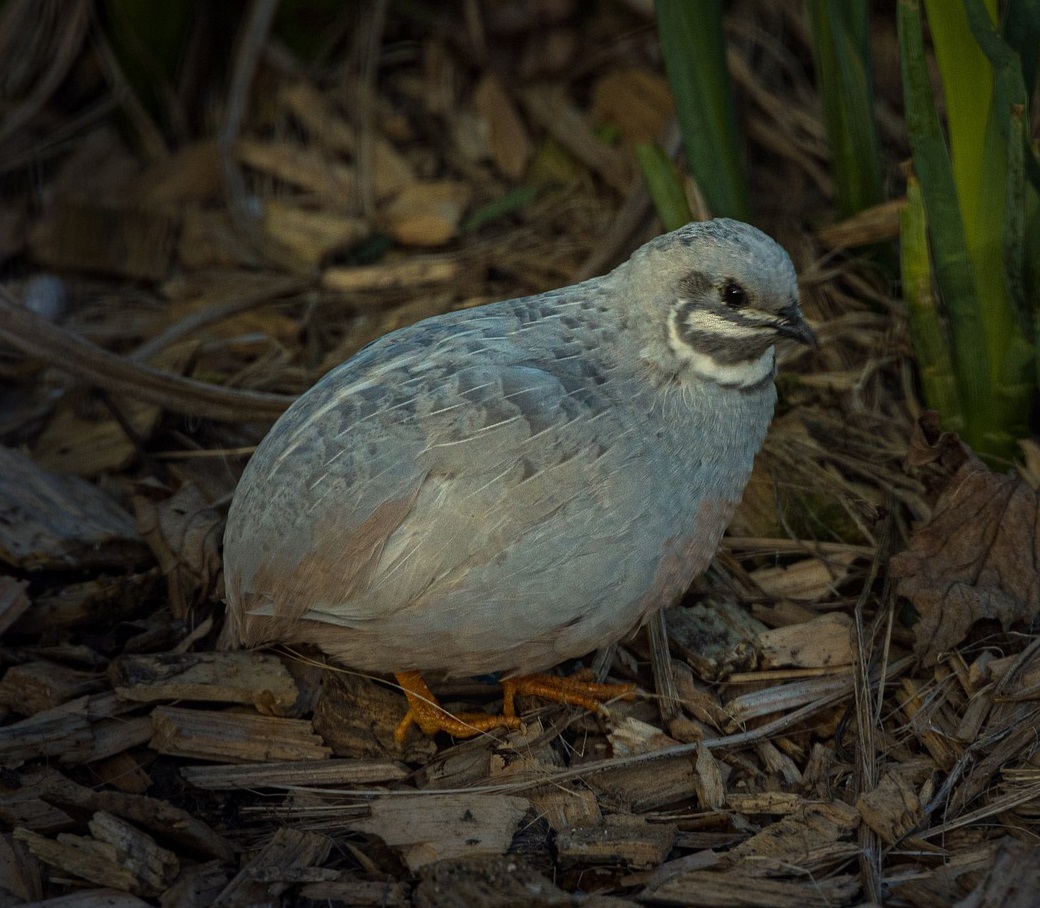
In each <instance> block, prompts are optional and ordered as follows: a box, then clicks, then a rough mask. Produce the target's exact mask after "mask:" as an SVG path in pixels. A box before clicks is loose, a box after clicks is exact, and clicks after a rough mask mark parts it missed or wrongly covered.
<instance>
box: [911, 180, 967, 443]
mask: <svg viewBox="0 0 1040 908" xmlns="http://www.w3.org/2000/svg"><path fill="white" fill-rule="evenodd" d="M899 261H900V266H901V271H902V281H903V299H904V300H905V302H906V308H907V317H908V318H909V322H910V340H911V341H912V343H913V346H914V354H915V355H916V358H917V366H918V371H919V374H920V376H921V388H922V391H923V392H924V399H925V402H926V403H927V404H928V406H929V407H931V408H932V409H933V410H937V411H938V412H939V416H940V419H941V420H942V425H943V427H944V428H946V429H950V430H952V431H954V432H963V431H964V412H963V410H962V409H961V402H960V396H959V394H958V393H957V381H956V378H955V376H954V372H953V363H952V362H951V359H950V349H949V344H948V342H947V339H946V333H945V331H944V330H943V324H942V319H941V318H940V316H939V309H938V305H937V300H936V298H935V290H934V282H933V280H932V265H931V259H930V257H929V254H928V230H927V226H926V222H925V214H924V200H923V199H922V197H921V186H920V184H919V183H918V182H917V178H916V177H915V176H914V175H913V174H910V175H909V176H908V177H907V181H906V207H904V208H903V210H902V211H901V212H900V214H899Z"/></svg>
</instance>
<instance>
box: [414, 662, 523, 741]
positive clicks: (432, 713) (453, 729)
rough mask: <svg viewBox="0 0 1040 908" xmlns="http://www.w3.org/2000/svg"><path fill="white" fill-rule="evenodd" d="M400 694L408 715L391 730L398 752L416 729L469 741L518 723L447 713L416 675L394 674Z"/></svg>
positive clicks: (511, 719)
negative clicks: (405, 701) (406, 705)
mask: <svg viewBox="0 0 1040 908" xmlns="http://www.w3.org/2000/svg"><path fill="white" fill-rule="evenodd" d="M394 677H395V678H397V683H398V684H400V685H401V690H403V691H404V695H405V696H406V697H407V698H408V712H407V713H405V716H404V718H403V719H402V720H401V721H400V723H399V724H398V726H397V728H396V729H394V740H395V741H396V742H397V746H398V747H399V748H402V747H404V742H405V739H406V738H407V736H408V729H409V728H411V727H412V725H413V724H415V725H418V726H419V728H421V729H422V731H423V733H424V734H427V735H431V736H432V735H435V734H437V732H439V731H446V732H448V734H450V735H454V736H455V737H456V738H471V737H473V735H478V734H480V733H481V732H484V731H491V729H493V728H513V729H516V728H519V727H520V720H519V719H518V718H517V717H516V716H515V715H508V716H489V715H488V714H487V713H460V714H459V715H457V716H453V715H452V714H451V713H449V712H448V711H447V710H446V709H445V708H444V707H443V706H441V705H440V703H438V702H437V698H436V697H435V696H434V695H433V692H432V691H431V690H430V689H429V688H428V687H427V686H426V682H425V681H423V679H422V675H420V674H419V673H418V672H397V673H395V675H394Z"/></svg>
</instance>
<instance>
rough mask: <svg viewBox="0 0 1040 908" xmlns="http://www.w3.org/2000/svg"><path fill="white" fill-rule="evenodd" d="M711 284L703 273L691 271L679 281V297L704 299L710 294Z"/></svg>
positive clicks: (709, 279)
mask: <svg viewBox="0 0 1040 908" xmlns="http://www.w3.org/2000/svg"><path fill="white" fill-rule="evenodd" d="M711 287H712V282H711V278H709V277H708V276H707V275H706V274H705V273H704V272H703V271H691V272H690V273H689V274H687V275H686V277H684V278H683V279H682V280H681V281H679V294H680V296H684V297H685V296H688V297H692V298H694V299H696V298H697V297H704V296H706V295H708V294H709V293H710V292H711Z"/></svg>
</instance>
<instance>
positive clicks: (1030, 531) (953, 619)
mask: <svg viewBox="0 0 1040 908" xmlns="http://www.w3.org/2000/svg"><path fill="white" fill-rule="evenodd" d="M950 443H951V442H950V437H949V436H941V437H940V438H939V439H938V440H937V442H936V443H934V444H933V445H932V446H931V452H932V456H931V458H929V456H928V449H925V448H922V447H921V445H920V443H918V444H917V445H915V446H913V447H914V448H915V450H917V452H918V454H917V457H915V460H917V462H928V461H929V459H931V460H932V461H935V460H941V461H942V462H943V463H944V464H946V463H950V460H951V457H952V458H953V460H954V462H955V461H956V460H957V459H960V458H959V456H957V452H956V451H954V452H951V451H950V449H949V445H950ZM960 449H961V451H963V452H964V453H965V454H966V455H967V456H966V459H964V460H963V462H962V463H961V464H960V465H959V466H958V467H957V468H956V471H955V472H954V473H953V476H952V478H951V479H950V480H949V482H948V483H947V484H946V486H945V488H943V490H942V491H941V493H940V494H939V499H938V501H937V502H936V505H935V510H934V512H933V514H932V517H931V519H930V520H929V521H928V522H927V523H925V524H924V525H922V526H921V527H919V528H918V529H917V531H916V532H915V533H914V537H913V539H912V540H911V542H910V546H909V548H908V549H907V550H906V551H905V552H903V553H902V554H900V555H897V556H896V557H894V558H893V559H892V561H891V564H890V566H889V570H890V572H891V576H892V577H893V579H895V580H896V590H897V592H898V593H899V595H901V596H905V597H906V598H907V599H909V600H910V602H912V603H913V605H914V607H915V608H916V609H917V611H918V612H919V613H920V616H921V618H920V620H919V621H918V622H917V624H916V625H915V626H914V639H915V642H914V650H915V652H916V653H917V655H918V656H920V657H921V658H922V659H924V660H925V662H926V663H928V664H931V663H934V662H935V661H936V659H937V658H938V657H939V655H940V653H942V652H944V651H946V650H948V649H950V648H951V647H953V646H956V645H957V644H958V643H960V642H961V641H962V640H963V639H964V638H965V636H966V635H967V633H968V631H969V630H970V629H971V626H972V625H973V624H974V623H975V622H976V621H981V620H983V619H992V620H996V621H999V622H1000V623H1001V625H1002V626H1003V627H1004V629H1005V630H1007V629H1009V628H1010V627H1011V626H1012V625H1013V624H1015V623H1017V622H1020V621H1026V620H1028V619H1030V618H1031V617H1033V616H1035V615H1036V613H1037V603H1038V602H1040V571H1038V565H1040V537H1038V534H1037V523H1038V519H1040V515H1038V504H1040V499H1038V495H1037V492H1035V491H1034V490H1033V489H1031V488H1030V487H1029V486H1028V485H1027V484H1026V483H1025V482H1023V481H1022V479H1021V478H1020V477H1019V476H1017V475H1005V476H1001V475H998V474H995V473H992V472H990V471H989V469H988V468H987V467H986V466H985V465H984V464H983V463H982V462H981V461H980V460H979V459H978V458H977V457H975V456H974V454H972V453H971V452H970V451H969V450H968V449H967V448H966V447H964V446H963V445H961V446H960Z"/></svg>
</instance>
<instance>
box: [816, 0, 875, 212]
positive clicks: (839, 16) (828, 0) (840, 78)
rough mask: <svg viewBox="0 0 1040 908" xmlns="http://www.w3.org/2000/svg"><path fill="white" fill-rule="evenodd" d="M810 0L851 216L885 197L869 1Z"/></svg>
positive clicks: (819, 77) (840, 192) (838, 184)
mask: <svg viewBox="0 0 1040 908" xmlns="http://www.w3.org/2000/svg"><path fill="white" fill-rule="evenodd" d="M806 6H807V9H808V12H809V23H810V26H811V28H812V36H813V59H814V60H815V65H816V84H817V85H818V86H819V89H820V93H821V95H822V98H823V111H824V118H825V120H826V125H827V136H828V140H829V143H830V150H831V169H832V171H833V175H834V185H835V192H836V195H837V203H838V210H839V212H840V213H841V215H842V216H843V217H850V216H851V215H853V214H856V213H857V212H859V211H862V210H863V209H864V208H868V207H870V206H871V205H875V204H877V203H878V202H880V201H881V199H882V189H881V155H880V151H879V148H878V138H877V128H876V125H875V121H874V89H873V83H872V81H871V77H870V73H871V62H870V40H869V34H870V33H869V27H868V26H869V21H868V8H867V7H868V5H867V3H866V2H865V0H849V2H847V3H842V4H838V3H834V2H832V0H808V2H807V4H806Z"/></svg>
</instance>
